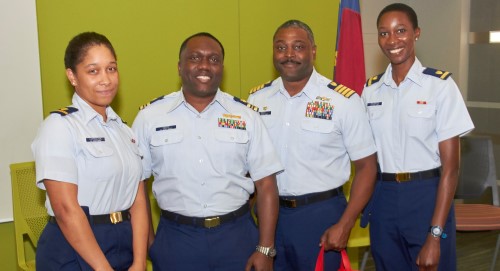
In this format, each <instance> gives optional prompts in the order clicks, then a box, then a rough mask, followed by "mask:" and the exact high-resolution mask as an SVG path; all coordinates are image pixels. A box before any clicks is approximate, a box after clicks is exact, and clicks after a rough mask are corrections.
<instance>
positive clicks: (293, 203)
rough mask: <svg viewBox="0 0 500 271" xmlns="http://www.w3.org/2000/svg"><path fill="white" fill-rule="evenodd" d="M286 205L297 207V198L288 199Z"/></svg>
mask: <svg viewBox="0 0 500 271" xmlns="http://www.w3.org/2000/svg"><path fill="white" fill-rule="evenodd" d="M285 205H286V207H288V208H297V200H295V199H286V200H285Z"/></svg>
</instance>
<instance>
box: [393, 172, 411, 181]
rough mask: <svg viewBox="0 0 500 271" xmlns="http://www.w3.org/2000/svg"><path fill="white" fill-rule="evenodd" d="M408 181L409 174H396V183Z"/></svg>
mask: <svg viewBox="0 0 500 271" xmlns="http://www.w3.org/2000/svg"><path fill="white" fill-rule="evenodd" d="M409 180H410V173H409V172H401V173H396V181H397V182H398V183H400V182H406V181H409Z"/></svg>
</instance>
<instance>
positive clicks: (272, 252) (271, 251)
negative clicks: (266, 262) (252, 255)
mask: <svg viewBox="0 0 500 271" xmlns="http://www.w3.org/2000/svg"><path fill="white" fill-rule="evenodd" d="M255 250H256V251H258V252H260V253H262V254H264V255H266V256H267V257H270V258H272V257H274V256H276V249H275V248H274V247H264V246H261V245H258V246H256V247H255Z"/></svg>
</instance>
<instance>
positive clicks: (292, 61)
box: [280, 58, 300, 65]
mask: <svg viewBox="0 0 500 271" xmlns="http://www.w3.org/2000/svg"><path fill="white" fill-rule="evenodd" d="M288 63H293V64H300V62H298V61H295V60H293V59H291V58H289V59H286V60H284V61H281V62H280V64H282V65H284V64H288Z"/></svg>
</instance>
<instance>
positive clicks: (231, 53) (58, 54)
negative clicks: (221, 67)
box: [37, 0, 240, 124]
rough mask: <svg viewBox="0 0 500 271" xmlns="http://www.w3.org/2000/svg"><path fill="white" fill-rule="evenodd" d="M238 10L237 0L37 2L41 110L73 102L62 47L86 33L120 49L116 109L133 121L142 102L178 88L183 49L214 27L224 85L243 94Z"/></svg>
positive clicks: (114, 106) (129, 121)
mask: <svg viewBox="0 0 500 271" xmlns="http://www.w3.org/2000/svg"><path fill="white" fill-rule="evenodd" d="M238 14H239V12H238V1H233V0H218V1H182V0H177V1H172V0H170V1H161V0H148V1H117V0H107V1H102V0H88V1H66V0H38V1H37V16H38V31H39V43H40V65H41V73H42V97H43V111H44V115H45V116H46V115H48V114H49V112H50V111H52V110H55V109H58V108H60V107H63V106H67V105H69V104H71V95H72V94H73V89H72V88H71V87H70V85H69V84H68V82H67V80H66V77H65V72H64V63H63V57H64V50H65V48H66V45H67V43H68V41H69V40H70V39H71V38H72V37H73V36H74V35H76V34H78V33H80V32H83V31H96V32H99V33H101V34H104V35H106V36H107V37H108V38H109V39H110V40H111V42H112V43H113V46H114V47H115V50H116V53H117V56H118V67H119V70H120V89H119V94H118V96H117V98H115V101H114V102H113V105H112V106H113V108H114V109H115V110H116V111H117V112H118V114H120V116H121V117H122V118H123V119H124V120H125V121H127V122H128V123H129V124H131V123H132V121H133V119H134V118H135V115H136V114H137V111H138V107H139V106H140V105H142V104H144V103H146V102H148V101H150V100H151V99H153V98H156V97H158V96H160V95H163V94H166V93H170V92H173V91H176V90H178V89H179V87H180V79H179V76H178V72H177V62H178V53H179V47H180V45H181V43H182V41H183V40H184V39H185V38H186V37H188V36H189V35H191V34H194V33H197V32H201V31H206V32H210V33H212V34H213V35H214V36H216V37H217V38H218V39H219V40H220V41H221V42H222V44H223V45H224V47H225V50H226V59H225V72H224V81H223V90H225V91H227V92H229V93H232V94H233V95H238V96H239V93H240V90H239V88H240V77H239V74H240V72H239V55H238V54H239V39H238V37H239V28H238V25H239V24H238Z"/></svg>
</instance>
